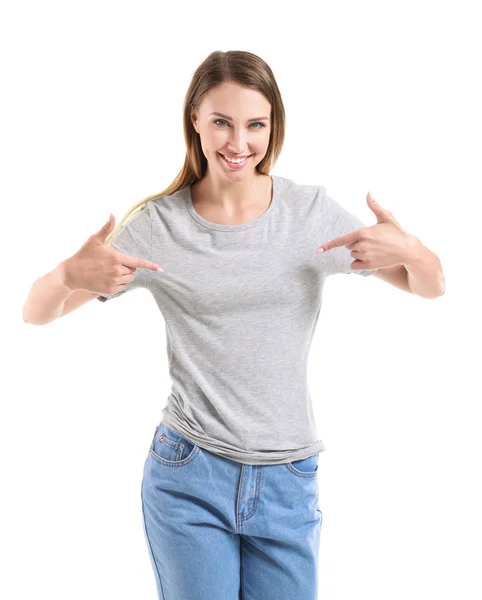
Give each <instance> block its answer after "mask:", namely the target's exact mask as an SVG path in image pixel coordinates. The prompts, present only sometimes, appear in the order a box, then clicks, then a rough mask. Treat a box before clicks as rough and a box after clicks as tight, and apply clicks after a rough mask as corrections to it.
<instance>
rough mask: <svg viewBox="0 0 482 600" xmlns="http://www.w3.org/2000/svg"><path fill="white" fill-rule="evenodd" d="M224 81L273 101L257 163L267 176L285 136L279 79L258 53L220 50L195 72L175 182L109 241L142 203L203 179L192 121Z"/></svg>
mask: <svg viewBox="0 0 482 600" xmlns="http://www.w3.org/2000/svg"><path fill="white" fill-rule="evenodd" d="M225 82H234V83H238V84H240V85H242V86H245V87H249V88H251V89H254V90H257V91H259V92H260V93H262V94H263V95H264V96H265V98H266V99H267V100H268V102H270V104H271V123H272V128H271V131H270V141H269V145H268V149H267V152H266V155H265V156H264V158H263V160H262V161H261V162H260V163H259V164H258V165H257V166H256V169H257V170H258V172H259V173H262V174H263V175H268V174H269V172H270V171H271V168H272V166H273V165H274V164H275V163H276V161H277V160H278V157H279V155H280V153H281V149H282V147H283V142H284V138H285V127H286V119H285V110H284V106H283V101H282V99H281V94H280V91H279V89H278V85H277V83H276V79H275V77H274V74H273V72H272V70H271V69H270V67H269V65H268V64H267V63H266V62H265V61H264V60H263V59H262V58H260V57H259V56H257V55H256V54H252V53H251V52H244V51H242V50H229V51H228V52H221V51H219V50H217V51H215V52H211V54H210V55H209V56H208V57H207V58H206V59H205V60H204V61H203V62H202V63H201V64H200V65H199V67H198V68H197V69H196V71H195V72H194V75H193V77H192V79H191V83H190V85H189V88H188V90H187V92H186V96H185V98H184V106H183V121H184V140H185V142H186V156H185V158H184V165H183V167H182V169H181V171H180V172H179V174H178V175H177V177H176V178H175V179H174V181H173V182H172V183H171V184H170V185H169V186H168V187H167V188H166V189H165V190H163V191H162V192H158V193H157V194H153V195H152V196H148V197H147V198H144V200H141V201H140V202H137V204H134V206H132V207H131V208H130V209H129V211H128V212H127V213H126V215H125V216H124V217H123V218H122V220H121V221H120V222H119V223H118V224H117V225H116V227H115V229H114V230H113V231H112V232H111V233H110V235H109V236H108V237H107V239H106V242H109V241H110V240H111V238H113V237H115V236H116V235H117V233H118V232H119V230H120V229H121V228H122V226H123V225H124V223H125V222H126V221H127V220H128V219H129V218H130V217H132V216H134V215H135V214H136V213H137V212H138V210H139V209H140V208H141V206H142V205H143V204H145V203H146V202H149V201H150V200H155V199H157V198H161V197H162V196H169V195H171V194H174V193H175V192H177V191H178V190H180V189H182V188H184V187H186V186H187V185H191V184H194V183H196V182H197V181H200V180H201V179H202V178H203V177H204V175H205V173H206V169H207V160H206V157H205V156H204V153H203V151H202V147H201V140H200V138H199V134H198V132H197V131H196V130H195V129H194V127H193V124H192V122H191V114H192V111H193V109H198V108H199V106H200V104H201V103H202V100H203V98H204V96H205V94H206V93H207V92H209V90H210V89H212V88H214V87H216V86H217V85H220V84H221V83H225Z"/></svg>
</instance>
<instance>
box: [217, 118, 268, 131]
mask: <svg viewBox="0 0 482 600" xmlns="http://www.w3.org/2000/svg"><path fill="white" fill-rule="evenodd" d="M218 121H223V123H227V121H226V120H225V119H216V120H215V121H213V123H214V124H215V125H217V123H218ZM251 125H261V127H253V129H261V128H262V127H266V125H265V124H264V123H261V121H255V122H254V123H251Z"/></svg>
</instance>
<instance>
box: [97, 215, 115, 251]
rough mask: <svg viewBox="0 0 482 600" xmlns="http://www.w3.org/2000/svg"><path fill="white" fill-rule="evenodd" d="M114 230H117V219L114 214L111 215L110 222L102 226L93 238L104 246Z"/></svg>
mask: <svg viewBox="0 0 482 600" xmlns="http://www.w3.org/2000/svg"><path fill="white" fill-rule="evenodd" d="M114 228H115V217H114V215H113V214H112V213H110V215H109V220H108V221H107V223H104V225H102V227H101V228H100V229H99V231H97V232H96V233H94V236H93V237H95V238H96V240H98V241H99V242H101V243H102V244H103V243H104V242H105V240H106V239H107V237H108V235H109V234H110V233H111V232H112V231H113V230H114Z"/></svg>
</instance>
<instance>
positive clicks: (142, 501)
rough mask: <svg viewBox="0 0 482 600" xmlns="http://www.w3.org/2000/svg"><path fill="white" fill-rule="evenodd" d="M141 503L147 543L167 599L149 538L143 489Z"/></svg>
mask: <svg viewBox="0 0 482 600" xmlns="http://www.w3.org/2000/svg"><path fill="white" fill-rule="evenodd" d="M141 505H142V518H143V519H144V527H145V529H146V537H147V543H148V544H149V550H150V552H151V554H152V559H153V561H154V565H155V566H156V573H157V577H158V579H159V585H160V588H161V594H162V600H165V598H166V596H165V594H164V588H163V586H162V580H161V574H160V572H159V567H158V566H157V561H156V557H155V556H154V552H153V550H152V544H151V540H150V538H149V533H148V531H147V522H146V513H145V512H144V496H143V494H142V490H141Z"/></svg>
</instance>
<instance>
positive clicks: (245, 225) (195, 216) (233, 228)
mask: <svg viewBox="0 0 482 600" xmlns="http://www.w3.org/2000/svg"><path fill="white" fill-rule="evenodd" d="M269 177H271V181H272V198H271V203H270V205H269V206H268V208H267V209H266V210H265V211H264V213H262V214H261V215H259V217H256V219H252V220H251V221H248V222H247V223H238V224H234V225H226V224H223V223H213V221H208V219H205V218H204V217H202V216H201V215H200V214H199V213H198V212H197V211H196V209H195V208H194V205H193V202H192V195H191V184H189V185H187V186H186V188H185V190H186V192H185V201H186V208H187V209H188V211H189V213H190V215H191V216H192V218H193V219H194V220H195V221H197V222H198V223H199V224H200V225H203V226H204V227H207V228H208V229H216V230H217V231H240V230H244V229H250V228H251V227H256V226H257V225H260V224H261V223H263V222H264V221H266V219H267V218H268V217H269V215H270V214H271V212H272V211H273V209H274V207H275V205H276V204H277V203H278V179H277V177H276V175H269Z"/></svg>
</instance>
